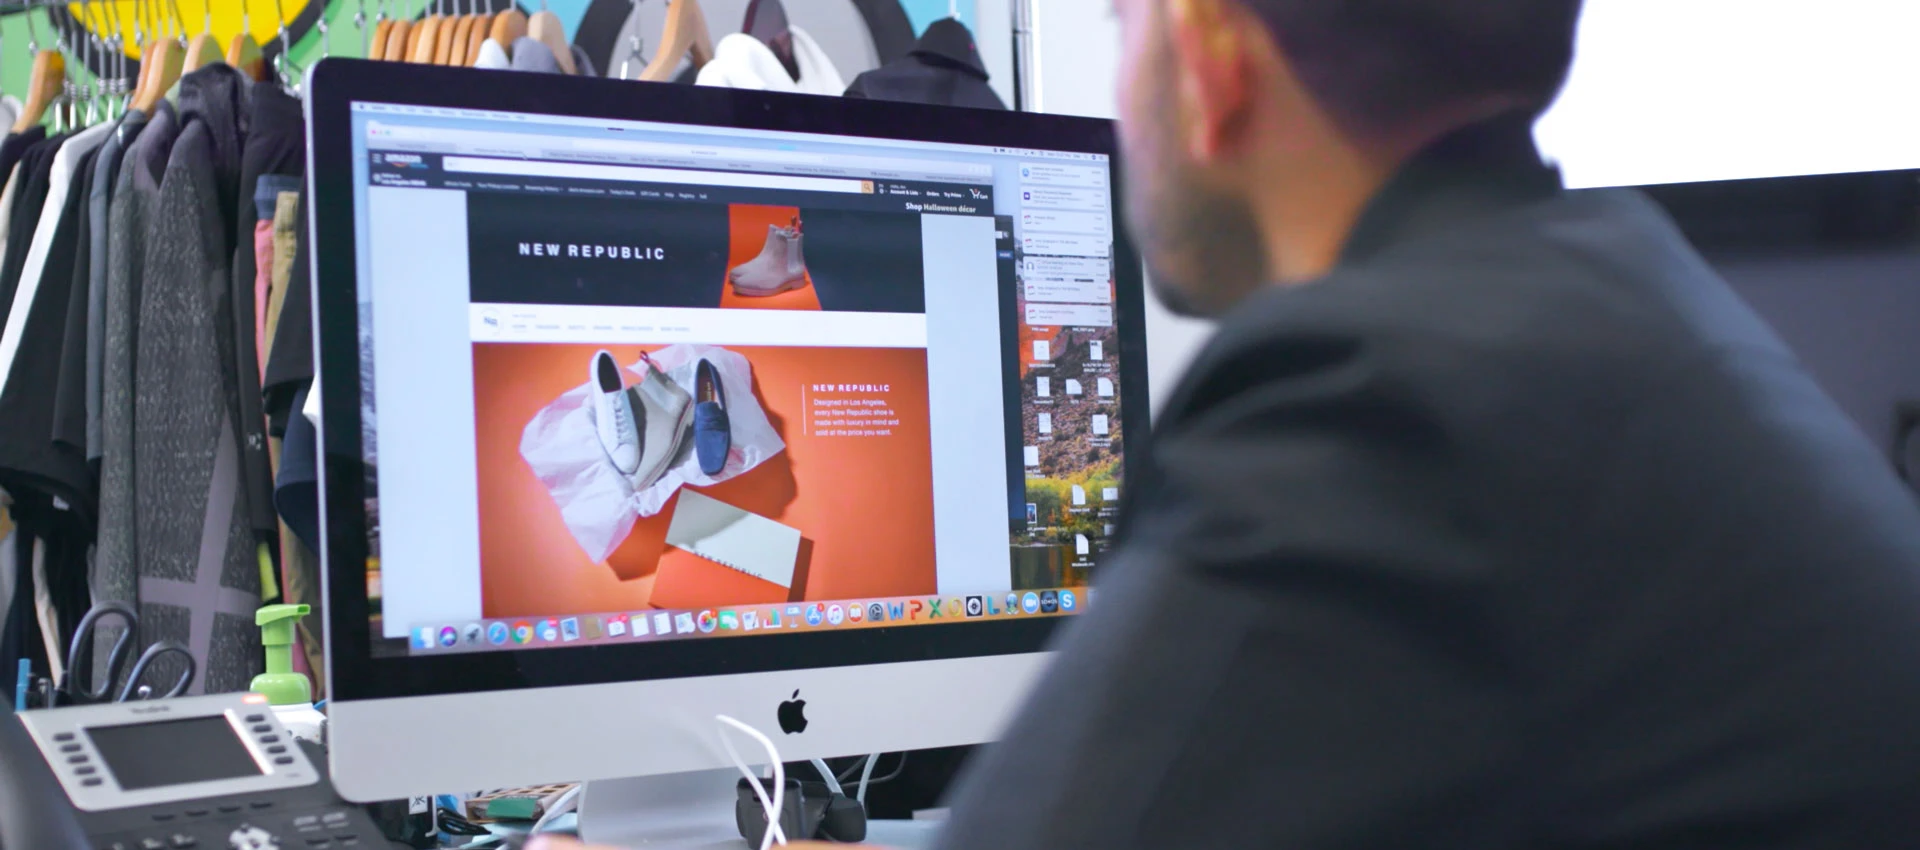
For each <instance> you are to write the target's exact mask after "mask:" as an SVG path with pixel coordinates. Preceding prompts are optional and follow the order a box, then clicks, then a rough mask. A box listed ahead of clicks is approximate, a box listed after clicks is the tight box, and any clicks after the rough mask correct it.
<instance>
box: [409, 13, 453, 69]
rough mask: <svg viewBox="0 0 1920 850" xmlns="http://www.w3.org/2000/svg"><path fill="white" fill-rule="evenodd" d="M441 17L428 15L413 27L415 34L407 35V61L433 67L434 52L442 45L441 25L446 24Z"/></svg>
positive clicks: (444, 19)
mask: <svg viewBox="0 0 1920 850" xmlns="http://www.w3.org/2000/svg"><path fill="white" fill-rule="evenodd" d="M446 20H447V19H446V18H444V17H442V16H440V15H428V16H426V17H425V18H422V19H421V20H420V23H417V24H414V25H413V32H411V33H408V34H407V61H408V62H412V63H413V64H415V65H432V64H433V51H434V48H435V47H436V46H438V45H439V43H440V25H441V24H443V23H446Z"/></svg>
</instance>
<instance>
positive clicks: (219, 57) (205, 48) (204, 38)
mask: <svg viewBox="0 0 1920 850" xmlns="http://www.w3.org/2000/svg"><path fill="white" fill-rule="evenodd" d="M225 61H227V57H226V54H224V53H222V52H220V42H219V40H218V39H215V38H214V37H213V33H211V32H202V33H200V34H199V35H196V36H194V37H193V41H191V42H189V43H188V44H187V53H186V60H185V61H184V62H182V63H181V64H180V73H182V74H191V73H193V72H195V71H198V70H200V69H201V68H205V67H207V66H208V65H218V64H220V63H222V62H225Z"/></svg>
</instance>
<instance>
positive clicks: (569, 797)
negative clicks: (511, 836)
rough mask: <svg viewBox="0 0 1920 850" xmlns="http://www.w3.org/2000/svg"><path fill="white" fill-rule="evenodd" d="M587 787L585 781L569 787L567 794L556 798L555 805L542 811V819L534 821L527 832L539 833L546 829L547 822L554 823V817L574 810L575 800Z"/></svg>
mask: <svg viewBox="0 0 1920 850" xmlns="http://www.w3.org/2000/svg"><path fill="white" fill-rule="evenodd" d="M585 787H587V786H586V783H584V782H583V783H580V784H578V785H575V786H573V787H572V788H568V789H567V792H566V793H565V794H561V795H560V799H558V800H554V801H553V805H551V806H548V807H547V810H546V811H545V812H542V813H541V815H540V819H539V820H537V821H534V822H533V828H532V829H529V830H527V834H528V835H530V836H531V835H538V834H540V830H543V829H546V828H547V824H549V823H552V822H553V821H554V819H556V818H558V817H560V816H561V815H564V814H566V813H568V812H571V811H573V804H574V802H575V801H577V800H578V799H579V798H580V789H582V788H585Z"/></svg>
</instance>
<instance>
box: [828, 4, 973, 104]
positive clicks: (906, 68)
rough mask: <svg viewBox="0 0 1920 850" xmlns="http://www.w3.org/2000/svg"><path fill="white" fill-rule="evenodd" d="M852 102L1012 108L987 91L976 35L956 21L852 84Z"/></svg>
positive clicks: (932, 27) (940, 24)
mask: <svg viewBox="0 0 1920 850" xmlns="http://www.w3.org/2000/svg"><path fill="white" fill-rule="evenodd" d="M847 97H865V98H872V99H874V100H896V101H906V102H909V103H931V104H935V105H937V106H970V107H973V108H975V109H1006V108H1007V105H1006V103H1004V102H1002V101H1001V100H1000V95H998V94H995V93H994V91H993V89H992V88H991V87H989V86H988V85H987V69H986V66H985V65H982V64H980V51H979V49H978V48H977V47H975V46H974V43H973V33H971V32H968V31H967V27H966V25H965V24H962V23H960V22H959V21H956V20H954V19H952V18H942V19H940V20H938V21H934V22H933V23H931V24H929V25H927V31H926V32H924V33H922V34H921V35H920V40H919V41H918V42H915V43H914V46H913V50H912V51H911V52H909V53H908V54H907V55H905V56H902V57H900V58H899V59H895V60H893V61H890V62H888V63H887V64H885V65H882V66H881V67H878V68H875V69H873V70H871V71H867V72H866V73H863V74H861V75H860V76H858V77H855V78H853V84H852V85H849V86H847Z"/></svg>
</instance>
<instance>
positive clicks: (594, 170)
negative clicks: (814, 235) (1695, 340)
mask: <svg viewBox="0 0 1920 850" xmlns="http://www.w3.org/2000/svg"><path fill="white" fill-rule="evenodd" d="M440 167H441V169H442V170H445V171H447V172H449V173H456V172H457V173H462V174H497V175H501V176H510V177H559V178H567V179H573V180H616V181H620V182H624V183H675V184H679V185H682V186H733V187H738V188H743V189H786V190H791V191H796V192H837V193H840V194H848V195H863V194H864V195H871V194H873V181H871V180H841V179H835V178H831V177H795V176H792V175H786V174H746V173H742V172H735V171H691V170H687V169H680V168H648V167H645V166H639V165H596V164H593V163H584V162H546V161H541V160H526V159H488V158H485V157H474V156H449V157H442V158H441V160H440Z"/></svg>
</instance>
